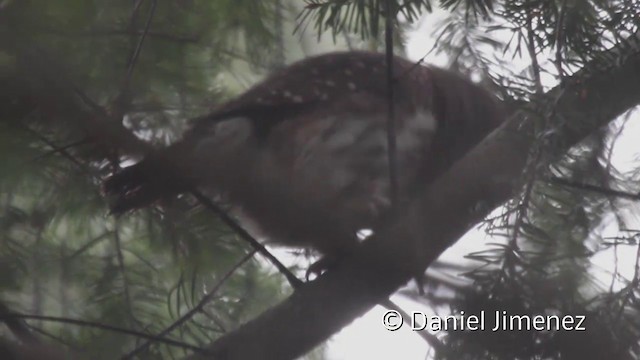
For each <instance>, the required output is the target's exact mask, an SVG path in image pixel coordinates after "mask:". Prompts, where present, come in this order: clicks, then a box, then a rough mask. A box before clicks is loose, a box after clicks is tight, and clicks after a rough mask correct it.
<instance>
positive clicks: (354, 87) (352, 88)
mask: <svg viewBox="0 0 640 360" xmlns="http://www.w3.org/2000/svg"><path fill="white" fill-rule="evenodd" d="M347 87H348V88H349V90H351V91H353V90H355V89H356V84H354V83H353V82H351V81H349V82H348V83H347Z"/></svg>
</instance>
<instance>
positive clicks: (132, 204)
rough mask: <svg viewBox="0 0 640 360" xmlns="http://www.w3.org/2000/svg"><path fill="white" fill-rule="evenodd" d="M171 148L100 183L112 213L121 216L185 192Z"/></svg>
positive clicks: (185, 182)
mask: <svg viewBox="0 0 640 360" xmlns="http://www.w3.org/2000/svg"><path fill="white" fill-rule="evenodd" d="M170 150H173V149H172V148H171V147H169V148H168V149H165V150H163V151H159V152H157V153H152V154H150V155H149V156H147V157H145V158H144V159H143V160H142V161H140V162H139V163H137V164H135V165H132V166H129V167H126V168H124V169H122V170H121V171H120V172H118V173H115V174H113V175H112V176H111V177H109V178H108V179H107V180H106V181H105V182H104V184H103V191H104V193H105V194H106V195H107V196H108V197H110V198H111V202H110V208H111V213H112V214H116V215H119V214H122V213H124V212H127V211H129V210H134V209H139V208H143V207H146V206H149V205H151V204H152V203H154V202H156V201H158V200H160V199H167V198H170V197H172V196H175V195H177V194H179V193H181V192H184V191H187V190H188V189H189V186H190V182H189V181H188V176H185V175H186V174H185V173H184V172H182V171H181V169H180V168H183V167H184V166H178V165H177V164H179V162H178V161H176V156H175V152H172V151H170Z"/></svg>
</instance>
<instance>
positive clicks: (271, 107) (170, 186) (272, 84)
mask: <svg viewBox="0 0 640 360" xmlns="http://www.w3.org/2000/svg"><path fill="white" fill-rule="evenodd" d="M385 71H386V65H385V56H384V54H380V53H373V52H339V53H331V54H326V55H320V56H316V57H312V58H308V59H305V60H302V61H299V62H297V63H295V64H293V65H291V66H288V67H286V68H284V69H282V70H280V71H278V72H276V73H274V74H273V75H271V76H269V77H268V78H267V79H265V80H264V81H262V82H261V83H259V84H257V85H256V86H254V87H253V88H251V89H250V90H248V91H247V92H245V93H244V94H242V95H241V96H239V97H237V98H235V99H234V100H231V101H229V102H227V103H224V104H222V105H220V106H219V107H218V108H217V109H215V110H214V111H213V112H211V113H210V114H209V115H207V116H205V117H202V118H201V119H199V120H198V121H197V122H196V123H195V124H194V125H193V126H192V128H191V129H190V130H189V131H188V132H187V133H186V134H185V135H184V137H183V139H182V140H180V141H178V142H176V143H175V144H173V145H171V146H169V147H168V148H166V149H163V150H161V151H158V152H156V153H153V154H150V155H148V156H147V157H146V158H145V159H143V160H142V161H140V162H139V163H138V164H136V165H133V166H131V167H128V168H125V169H123V170H122V171H121V172H119V173H117V174H115V175H113V176H112V177H111V178H109V179H108V180H107V181H106V183H105V191H106V192H107V193H108V194H111V195H113V196H114V197H115V199H116V200H115V201H114V202H113V205H112V210H113V212H115V213H122V212H125V211H127V210H130V209H134V208H139V207H144V206H147V205H149V204H151V203H153V202H154V201H155V200H158V199H161V198H167V197H170V196H174V195H177V194H179V193H181V192H185V191H188V190H189V189H192V188H194V187H203V188H207V189H210V190H213V191H216V192H220V193H222V194H225V195H226V196H228V198H229V199H230V201H231V202H232V203H233V204H235V205H237V206H238V207H240V208H241V209H242V213H243V214H245V216H246V217H248V218H250V220H251V221H252V222H253V223H255V224H257V225H258V227H259V228H260V229H261V230H262V232H263V234H266V235H267V238H268V241H269V242H271V243H274V244H280V245H285V246H291V247H298V248H304V249H313V250H316V251H317V252H319V253H320V254H322V255H325V256H328V257H339V256H342V255H343V254H346V253H348V252H350V251H351V250H352V249H353V248H354V246H355V245H356V244H357V242H358V238H357V236H356V233H357V232H358V231H359V230H361V229H371V230H373V231H374V232H375V230H376V228H378V227H379V226H380V224H381V223H382V222H384V219H385V217H386V215H388V213H389V210H390V205H391V201H390V181H389V169H388V163H389V161H388V158H387V156H388V155H387V137H386V121H387V101H388V100H387V81H386V73H385ZM393 73H394V76H395V81H394V92H393V93H394V99H393V101H394V107H395V119H396V130H397V131H396V139H397V179H398V184H399V203H398V204H399V205H400V206H401V205H402V203H403V202H404V201H406V200H407V199H410V198H411V197H412V196H413V195H414V194H415V193H416V191H418V190H419V189H421V188H424V187H425V186H427V185H428V184H429V182H430V181H432V180H433V179H434V178H436V177H437V176H438V175H439V174H441V173H442V172H443V171H444V170H446V169H447V167H449V166H450V165H451V164H452V163H453V162H454V161H455V160H456V159H458V158H460V157H461V156H462V155H463V154H464V153H465V152H467V151H468V150H470V149H471V148H472V147H473V146H474V145H475V144H476V143H478V142H479V141H480V140H481V139H483V138H484V137H485V136H486V135H487V134H488V133H489V132H490V131H492V130H493V129H494V128H495V127H497V126H498V125H499V124H500V123H501V122H502V121H503V120H504V117H505V116H504V114H503V111H502V109H501V106H500V102H499V101H498V100H496V99H495V98H494V97H493V96H492V95H490V94H489V93H487V92H486V91H485V90H483V89H481V88H480V87H478V86H477V85H475V84H473V83H472V82H470V81H468V80H466V79H464V78H462V77H460V76H458V75H456V74H453V73H451V72H448V71H445V70H441V69H437V68H434V67H425V66H418V65H416V64H414V63H413V62H410V61H407V60H404V59H402V58H399V57H396V58H395V59H394V63H393Z"/></svg>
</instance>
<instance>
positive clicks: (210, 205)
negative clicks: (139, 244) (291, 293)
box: [191, 190, 303, 289]
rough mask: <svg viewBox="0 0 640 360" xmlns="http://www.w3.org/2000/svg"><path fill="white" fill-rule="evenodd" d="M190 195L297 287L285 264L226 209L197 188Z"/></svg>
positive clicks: (298, 282) (296, 280)
mask: <svg viewBox="0 0 640 360" xmlns="http://www.w3.org/2000/svg"><path fill="white" fill-rule="evenodd" d="M191 195H193V196H194V197H195V198H196V199H197V200H198V201H199V202H200V203H201V204H202V205H203V206H204V207H206V208H207V209H209V210H211V211H212V212H213V213H214V214H216V215H218V216H219V217H220V219H221V220H222V221H223V222H224V223H225V224H226V225H227V226H229V227H230V228H231V229H232V230H233V231H235V232H236V233H237V234H238V235H240V237H241V238H243V239H244V240H246V241H248V242H249V244H251V247H253V248H254V249H255V250H256V251H257V252H258V253H260V254H261V255H262V256H264V257H265V258H267V260H269V261H270V262H271V263H272V264H273V265H274V266H275V267H276V268H277V269H278V271H280V273H281V274H282V275H284V276H285V278H287V281H289V284H290V285H291V287H293V288H294V289H297V288H299V287H300V286H301V285H302V284H303V282H302V281H301V280H300V279H298V278H297V277H296V276H295V275H293V273H291V271H289V269H287V267H286V266H284V265H283V264H282V263H281V262H280V261H279V260H278V259H277V258H276V257H275V256H273V254H271V253H270V252H269V250H267V248H265V247H264V246H263V245H262V244H260V242H258V240H256V239H255V238H254V237H253V236H252V235H251V234H249V232H248V231H247V230H245V229H244V228H243V227H242V226H240V224H238V223H237V222H236V221H235V220H234V219H233V218H232V217H231V216H229V214H227V212H226V211H224V210H222V209H221V208H220V207H219V206H218V205H216V204H215V203H214V202H213V201H211V200H210V199H209V198H208V197H206V196H204V195H203V194H202V193H201V192H199V191H197V190H191Z"/></svg>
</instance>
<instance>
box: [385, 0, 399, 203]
mask: <svg viewBox="0 0 640 360" xmlns="http://www.w3.org/2000/svg"><path fill="white" fill-rule="evenodd" d="M391 4H392V1H391V0H387V1H386V7H387V9H386V10H387V11H386V13H387V14H386V15H387V16H386V26H385V45H386V49H385V54H386V66H387V147H388V149H387V156H388V157H389V159H388V160H389V186H390V187H389V197H390V199H391V208H392V210H394V209H395V207H396V206H397V204H398V173H397V171H398V169H397V162H396V150H397V149H396V123H395V108H394V101H393V97H394V94H393V85H394V84H393V83H394V78H393V19H394V18H393V16H394V15H395V13H394V12H393V11H392V10H391V7H392V5H391Z"/></svg>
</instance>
